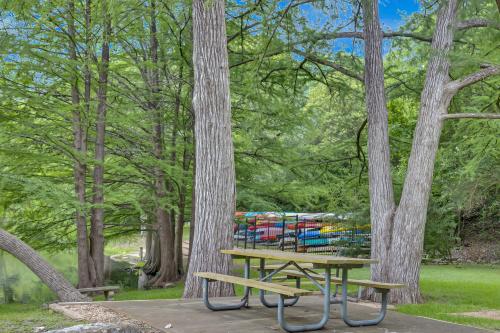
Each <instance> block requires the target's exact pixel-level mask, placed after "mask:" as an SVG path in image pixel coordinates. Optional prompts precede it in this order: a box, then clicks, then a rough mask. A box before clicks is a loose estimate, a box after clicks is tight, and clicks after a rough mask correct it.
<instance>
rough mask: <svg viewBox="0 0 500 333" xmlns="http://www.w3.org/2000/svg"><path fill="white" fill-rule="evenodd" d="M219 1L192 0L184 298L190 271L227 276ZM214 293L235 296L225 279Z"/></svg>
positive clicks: (196, 282) (189, 291) (226, 142)
mask: <svg viewBox="0 0 500 333" xmlns="http://www.w3.org/2000/svg"><path fill="white" fill-rule="evenodd" d="M224 15H225V11H224V1H223V0H209V1H208V0H207V1H204V0H194V1H193V65H194V93H193V108H194V113H195V137H196V184H195V191H196V197H195V202H194V205H195V225H196V228H195V231H194V240H193V249H192V253H191V263H190V264H189V271H188V276H187V280H186V286H185V289H184V297H185V298H193V297H200V296H201V292H202V285H201V279H199V278H197V277H195V276H194V275H193V273H194V272H200V271H209V272H218V273H222V274H230V273H231V268H232V267H231V266H232V259H231V257H230V256H228V255H223V254H221V253H220V250H221V249H225V248H231V247H232V244H233V227H232V224H233V219H234V210H235V170H234V154H233V143H232V137H231V101H230V95H229V66H228V56H227V44H226V39H227V37H226V24H225V17H224ZM210 294H211V295H212V296H229V295H234V288H233V287H232V285H230V284H227V283H219V282H214V283H212V284H211V288H210Z"/></svg>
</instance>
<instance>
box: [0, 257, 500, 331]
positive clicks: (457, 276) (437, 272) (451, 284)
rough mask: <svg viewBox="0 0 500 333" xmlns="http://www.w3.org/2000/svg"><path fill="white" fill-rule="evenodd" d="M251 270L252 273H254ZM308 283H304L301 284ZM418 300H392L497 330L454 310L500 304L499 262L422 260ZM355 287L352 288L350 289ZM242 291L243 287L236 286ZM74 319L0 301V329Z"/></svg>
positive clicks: (130, 294) (418, 311)
mask: <svg viewBox="0 0 500 333" xmlns="http://www.w3.org/2000/svg"><path fill="white" fill-rule="evenodd" d="M235 264H236V267H235V273H236V274H241V270H242V268H241V267H242V266H241V265H242V261H239V260H238V261H236V262H235ZM256 276H257V274H256V272H255V271H253V272H252V277H256ZM350 277H352V278H368V277H369V271H368V269H367V268H364V269H354V270H352V271H351V272H350ZM305 287H306V288H309V286H305ZM421 287H422V293H423V297H424V300H425V303H423V304H412V305H401V306H397V311H400V312H403V313H407V314H410V315H416V316H423V317H429V318H434V319H439V320H445V321H450V322H455V323H459V324H464V325H470V326H477V327H484V328H489V329H496V330H500V321H499V320H492V319H479V318H471V317H465V316H460V315H455V313H461V312H470V311H479V310H500V266H499V265H425V266H423V268H422V273H421ZM183 288H184V284H183V283H182V282H180V283H177V284H176V285H175V286H174V287H172V288H167V289H154V290H144V291H142V290H141V291H140V290H123V291H122V292H120V293H118V294H116V295H115V300H139V299H172V298H180V297H182V291H183ZM352 291H355V288H353V289H352ZM236 292H237V294H239V295H241V294H242V292H243V290H242V288H237V289H236ZM97 300H102V297H101V298H97ZM73 324H76V323H75V322H73V321H70V320H68V319H65V318H64V317H62V316H60V315H58V314H56V313H53V312H52V311H49V310H45V309H42V307H41V306H40V305H24V304H9V305H0V332H13V333H18V332H32V331H33V327H37V326H46V327H50V328H55V327H62V326H69V325H73Z"/></svg>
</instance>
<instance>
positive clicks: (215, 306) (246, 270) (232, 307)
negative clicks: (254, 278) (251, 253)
mask: <svg viewBox="0 0 500 333" xmlns="http://www.w3.org/2000/svg"><path fill="white" fill-rule="evenodd" d="M243 276H244V277H245V279H248V278H250V258H245V266H244V272H243ZM208 284H209V281H208V279H203V303H205V306H206V307H207V308H209V309H210V310H212V311H222V310H238V309H241V308H242V307H243V306H246V307H248V296H249V295H250V288H249V287H245V291H244V295H243V298H242V299H241V301H240V302H239V303H236V304H212V303H210V301H209V299H208V295H209V292H208Z"/></svg>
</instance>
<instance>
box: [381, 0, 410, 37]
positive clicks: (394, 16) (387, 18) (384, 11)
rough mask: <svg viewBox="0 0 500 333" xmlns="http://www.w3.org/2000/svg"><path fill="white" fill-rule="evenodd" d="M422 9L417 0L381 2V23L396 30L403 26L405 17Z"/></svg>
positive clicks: (387, 0)
mask: <svg viewBox="0 0 500 333" xmlns="http://www.w3.org/2000/svg"><path fill="white" fill-rule="evenodd" d="M419 9H420V5H419V2H418V1H417V0H403V1H397V0H381V1H379V13H380V21H381V22H382V25H383V26H384V27H388V28H390V29H391V30H396V29H397V28H399V26H401V24H403V22H404V20H403V18H404V16H406V15H410V14H412V13H414V12H417V11H418V10H419Z"/></svg>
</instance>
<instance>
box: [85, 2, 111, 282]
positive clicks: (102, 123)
mask: <svg viewBox="0 0 500 333" xmlns="http://www.w3.org/2000/svg"><path fill="white" fill-rule="evenodd" d="M101 6H102V16H103V20H104V28H103V36H102V37H103V42H102V50H101V52H102V53H101V64H100V66H99V87H98V90H97V100H98V105H97V113H96V142H95V167H94V187H93V197H92V205H93V207H92V214H91V229H90V250H91V253H90V254H91V256H92V259H93V262H94V266H95V272H96V283H95V284H96V285H97V286H102V285H103V284H104V207H103V205H104V157H105V151H104V143H105V135H106V110H107V88H108V72H109V39H110V35H111V18H110V16H109V13H108V5H107V1H106V0H102V2H101Z"/></svg>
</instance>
